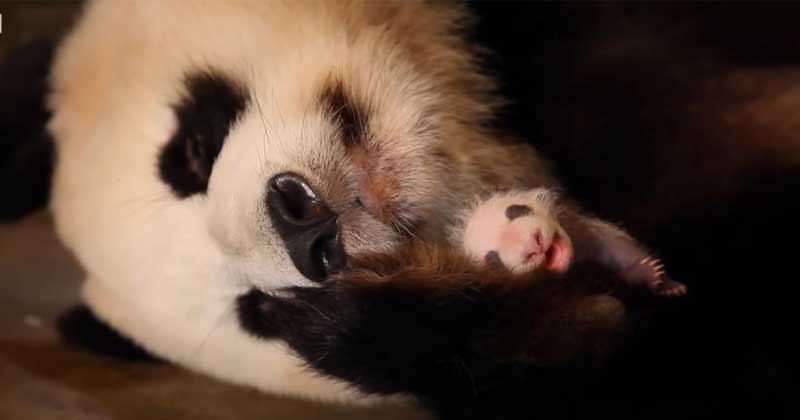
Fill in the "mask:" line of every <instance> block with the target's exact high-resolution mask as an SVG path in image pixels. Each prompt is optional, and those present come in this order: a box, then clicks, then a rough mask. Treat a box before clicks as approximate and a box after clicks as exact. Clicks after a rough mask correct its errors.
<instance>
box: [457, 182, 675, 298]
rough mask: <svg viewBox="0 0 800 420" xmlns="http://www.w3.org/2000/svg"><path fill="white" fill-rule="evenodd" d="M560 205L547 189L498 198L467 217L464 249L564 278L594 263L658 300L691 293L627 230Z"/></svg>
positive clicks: (492, 262) (502, 264)
mask: <svg viewBox="0 0 800 420" xmlns="http://www.w3.org/2000/svg"><path fill="white" fill-rule="evenodd" d="M556 201H557V196H556V195H555V194H554V193H552V192H550V191H549V190H546V189H543V188H536V189H532V190H528V191H509V192H499V193H496V194H494V195H492V196H490V197H489V198H488V199H486V200H484V201H480V202H478V203H477V204H476V205H475V206H473V207H472V209H471V210H469V211H468V212H466V214H465V215H464V217H463V219H464V221H463V232H462V234H461V237H460V239H461V245H462V246H463V248H464V250H465V251H466V253H467V254H469V255H470V256H471V257H473V258H475V259H477V260H480V261H483V262H485V263H486V264H488V265H489V266H492V267H497V268H501V269H507V270H510V271H512V272H514V273H527V272H531V271H533V270H535V269H537V268H538V269H542V270H547V271H551V272H556V273H563V272H566V271H567V270H568V269H569V267H570V265H571V263H572V262H573V261H575V260H576V259H578V260H580V259H591V260H597V261H599V262H601V263H603V264H605V265H607V266H609V267H610V268H612V269H614V270H617V271H618V272H619V273H620V275H621V277H622V279H623V280H624V281H625V282H626V283H627V284H629V285H634V286H644V287H646V288H648V289H649V290H650V291H651V292H652V293H653V294H655V295H660V296H668V297H669V296H680V295H683V294H685V293H686V286H685V285H683V284H682V283H679V282H677V281H675V280H672V279H670V278H669V277H668V276H667V275H666V274H665V272H664V266H663V264H661V262H660V261H659V260H658V259H657V258H654V257H652V256H650V255H648V253H647V252H645V251H644V249H643V247H642V246H641V245H639V244H638V243H636V242H635V241H634V240H633V239H632V238H631V237H630V236H628V235H627V234H625V233H624V232H623V231H621V230H620V229H618V228H617V227H615V226H613V225H612V224H610V223H606V222H603V221H601V220H598V219H593V218H589V217H586V216H583V215H580V214H578V213H577V212H576V211H575V210H573V209H571V207H570V205H569V204H567V203H561V204H558V203H556ZM573 241H575V243H573Z"/></svg>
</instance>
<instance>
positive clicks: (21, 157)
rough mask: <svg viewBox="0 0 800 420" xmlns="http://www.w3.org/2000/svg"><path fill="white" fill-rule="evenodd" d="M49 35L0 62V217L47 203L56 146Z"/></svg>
mask: <svg viewBox="0 0 800 420" xmlns="http://www.w3.org/2000/svg"><path fill="white" fill-rule="evenodd" d="M53 51H54V45H53V42H51V41H38V42H33V43H30V44H27V45H24V46H21V47H19V48H17V49H16V50H14V51H12V52H11V53H10V54H9V55H8V56H7V57H6V58H5V60H4V62H3V63H2V65H0V180H2V182H0V221H11V220H15V219H17V218H19V217H22V216H24V215H26V214H27V213H29V212H30V211H32V210H35V209H37V208H39V207H42V206H44V205H45V204H47V200H48V196H49V194H50V179H51V177H52V172H53V163H54V154H55V151H54V146H53V141H52V138H51V137H50V135H49V133H48V132H47V130H46V129H45V124H46V123H47V120H48V119H49V118H50V113H49V112H48V111H47V109H46V108H45V95H46V93H47V75H48V74H49V71H50V63H51V61H52V58H53Z"/></svg>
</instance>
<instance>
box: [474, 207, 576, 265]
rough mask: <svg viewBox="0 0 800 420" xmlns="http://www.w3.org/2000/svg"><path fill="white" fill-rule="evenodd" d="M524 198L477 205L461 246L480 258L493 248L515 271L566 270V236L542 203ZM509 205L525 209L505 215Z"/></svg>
mask: <svg viewBox="0 0 800 420" xmlns="http://www.w3.org/2000/svg"><path fill="white" fill-rule="evenodd" d="M525 198H527V197H515V196H512V197H503V198H500V199H491V200H489V201H487V202H485V203H482V204H481V205H479V206H478V207H477V208H476V209H475V210H474V211H473V213H472V214H471V215H470V217H469V218H468V220H467V225H466V228H465V231H464V242H463V245H464V248H465V250H466V251H467V252H468V253H469V254H470V255H472V256H474V257H475V258H477V259H480V260H482V261H483V260H486V258H487V253H490V252H496V253H497V257H499V260H500V262H501V263H502V264H503V266H505V267H506V268H508V269H510V270H511V271H514V272H518V273H524V272H528V271H532V270H534V269H537V268H542V269H544V270H549V271H554V272H559V273H562V272H565V271H567V269H568V268H569V266H570V263H571V262H572V259H573V248H572V243H571V241H570V239H569V237H568V236H567V234H566V233H565V232H564V230H563V229H562V228H561V226H560V225H559V224H558V222H557V221H556V220H555V219H554V218H552V217H550V215H549V211H548V210H549V209H548V208H547V207H546V206H543V205H541V204H539V203H537V202H535V200H530V199H528V200H525ZM513 205H516V206H518V207H525V208H527V210H529V212H527V213H524V214H518V215H514V217H513V218H511V219H509V217H508V215H507V214H506V213H507V209H508V207H509V206H513ZM495 262H496V261H495Z"/></svg>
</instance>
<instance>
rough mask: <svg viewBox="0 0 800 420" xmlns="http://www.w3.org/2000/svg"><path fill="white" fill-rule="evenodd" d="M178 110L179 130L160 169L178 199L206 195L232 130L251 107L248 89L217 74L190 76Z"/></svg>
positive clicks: (201, 73)
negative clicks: (213, 171) (210, 179)
mask: <svg viewBox="0 0 800 420" xmlns="http://www.w3.org/2000/svg"><path fill="white" fill-rule="evenodd" d="M184 83H185V85H186V94H185V96H184V97H183V99H182V100H181V101H180V102H179V103H178V104H176V105H175V106H174V109H175V116H176V118H177V120H178V128H177V130H176V131H175V134H174V135H173V136H172V138H171V139H170V140H169V142H168V143H167V144H166V145H165V146H164V149H163V150H162V152H161V156H160V158H159V163H158V169H159V174H160V175H161V179H162V180H163V181H164V182H165V183H166V184H168V185H169V186H170V187H171V188H172V191H173V192H174V193H175V195H177V196H178V197H181V198H185V197H188V196H190V195H193V194H197V193H205V191H206V189H207V188H208V180H209V178H210V177H211V170H212V169H213V167H214V161H215V160H216V159H217V156H218V155H219V152H220V151H221V150H222V146H223V144H224V143H225V139H226V138H227V137H228V133H229V132H230V129H231V127H232V126H233V124H234V123H235V122H236V120H237V119H238V118H239V116H241V114H242V113H243V112H244V110H245V109H246V107H247V104H248V102H249V98H248V95H247V91H246V90H245V88H244V87H242V86H241V85H240V84H238V83H237V82H236V81H233V80H231V79H230V78H228V77H227V76H225V75H222V74H219V73H216V72H209V71H204V72H198V73H193V74H190V75H188V76H187V77H186V80H185V81H184Z"/></svg>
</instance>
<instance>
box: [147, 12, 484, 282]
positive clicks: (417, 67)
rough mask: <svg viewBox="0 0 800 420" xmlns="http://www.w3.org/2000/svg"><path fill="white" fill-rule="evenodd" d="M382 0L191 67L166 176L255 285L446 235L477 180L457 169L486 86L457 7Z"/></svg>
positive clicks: (319, 273) (299, 278)
mask: <svg viewBox="0 0 800 420" xmlns="http://www.w3.org/2000/svg"><path fill="white" fill-rule="evenodd" d="M393 7H398V6H393ZM412 8H413V7H412ZM375 9H378V11H375V10H371V11H370V10H369V8H365V10H364V11H362V12H363V13H372V14H374V15H370V16H367V17H360V18H359V19H355V18H353V17H352V16H350V18H349V19H350V21H351V22H357V24H356V23H354V24H353V26H351V27H346V26H344V27H343V26H341V22H340V21H338V20H335V19H331V18H330V16H328V17H327V18H323V17H325V16H327V15H326V13H334V11H326V12H325V13H321V12H320V16H322V17H319V16H317V17H314V18H309V19H307V20H303V19H298V21H297V22H295V23H296V24H297V27H293V28H283V27H281V28H282V29H283V30H284V32H283V33H281V34H272V35H274V36H273V37H272V38H270V39H265V42H263V43H262V44H260V45H259V46H258V50H259V54H252V53H250V54H247V56H248V57H254V56H259V57H261V58H259V59H258V60H255V61H253V60H252V59H249V60H248V61H247V62H246V63H244V62H241V61H240V60H237V59H234V58H233V57H236V54H230V55H229V56H224V59H216V60H214V63H215V64H214V66H199V67H194V70H189V71H184V72H183V76H182V88H181V89H180V90H181V92H180V94H179V95H177V98H178V99H177V100H175V101H174V102H173V110H174V113H175V116H176V121H177V128H176V129H175V130H174V132H173V133H174V134H173V135H172V136H171V138H170V139H169V141H168V142H167V143H166V145H164V146H163V148H162V149H161V151H160V155H159V158H158V159H159V160H158V171H159V176H160V178H161V180H162V181H164V182H165V183H166V184H167V185H168V186H169V188H170V190H171V192H172V193H173V194H174V195H175V196H176V197H178V198H179V199H181V200H192V199H194V198H195V197H196V196H200V197H203V198H202V199H203V200H204V206H205V209H206V218H207V220H206V223H207V227H208V232H209V234H210V237H211V238H212V239H213V241H214V242H215V244H216V245H217V246H218V248H219V249H220V250H221V251H222V254H223V255H224V256H225V258H226V259H227V260H228V261H230V262H231V264H229V265H230V266H233V267H236V270H238V271H239V273H237V275H239V277H243V278H246V279H248V281H250V282H252V283H254V284H253V285H254V286H256V287H259V288H271V287H272V286H274V285H276V284H277V285H286V284H305V283H307V282H308V281H309V280H310V281H319V280H321V279H323V278H325V277H326V275H327V274H329V273H331V272H334V271H336V270H338V269H339V268H341V266H342V265H343V264H345V263H346V261H347V257H348V255H352V254H354V253H359V252H363V251H367V250H369V251H386V250H388V249H392V248H393V247H394V246H396V245H397V244H399V243H401V242H402V241H404V240H406V239H409V238H423V239H426V240H439V239H442V238H445V237H446V235H444V234H443V232H444V231H445V226H446V225H447V224H449V223H450V221H451V220H452V215H453V214H454V207H455V206H456V205H457V203H459V202H462V201H463V200H464V196H466V194H467V193H468V190H470V188H469V187H466V185H469V184H470V183H469V182H468V181H467V180H453V179H452V174H453V173H463V172H465V171H466V170H467V169H465V168H466V166H465V163H464V159H463V156H462V155H463V154H464V150H467V149H469V148H470V147H469V146H468V145H469V144H470V143H471V142H477V141H478V140H477V139H480V136H481V135H483V133H482V131H481V130H482V129H481V128H480V127H481V125H482V122H483V121H485V120H486V119H487V118H488V117H489V115H490V108H491V105H492V100H491V99H490V96H489V93H488V92H489V91H490V90H491V86H490V85H491V84H490V83H489V82H488V80H487V79H485V78H484V77H483V76H482V75H480V74H479V73H478V72H477V71H475V69H474V68H473V67H474V63H473V61H474V60H473V57H472V55H471V53H470V52H469V50H468V49H467V48H466V47H465V46H464V45H462V44H461V41H459V38H458V37H455V36H454V34H455V33H457V32H458V31H460V26H461V23H460V14H459V13H454V11H453V10H448V12H447V13H443V14H441V15H438V14H435V13H434V14H431V13H430V11H428V12H426V13H427V16H429V17H431V19H435V20H437V22H436V23H437V25H423V23H422V22H415V21H414V20H413V16H411V15H409V16H405V15H404V13H406V12H408V10H405V11H404V10H389V11H385V10H380V9H381V8H380V7H377V8H375ZM399 9H404V8H403V7H399ZM309 16H312V17H313V16H315V15H314V14H309ZM430 23H433V22H428V24H430ZM406 24H409V25H413V26H414V28H416V29H415V30H413V31H409V28H407V27H404V26H403V25H406ZM275 26H280V25H278V24H277V23H276V24H275ZM272 30H275V29H274V27H273V29H272ZM278 35H280V36H278ZM428 44H430V45H428ZM434 45H435V47H433V46H434ZM241 48H246V46H242V47H241ZM240 56H241V54H240ZM267 276H269V277H271V278H269V279H265V277H267ZM276 282H277V283H276Z"/></svg>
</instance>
